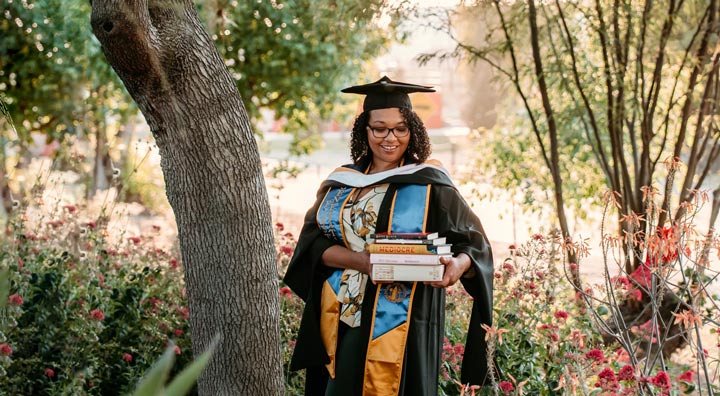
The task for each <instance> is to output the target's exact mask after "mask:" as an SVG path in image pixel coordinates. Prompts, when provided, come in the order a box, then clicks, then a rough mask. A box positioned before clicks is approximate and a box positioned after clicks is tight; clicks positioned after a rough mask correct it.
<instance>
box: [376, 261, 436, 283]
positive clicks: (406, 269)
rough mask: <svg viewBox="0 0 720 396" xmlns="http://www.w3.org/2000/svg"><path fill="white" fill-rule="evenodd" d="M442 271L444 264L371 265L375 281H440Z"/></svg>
mask: <svg viewBox="0 0 720 396" xmlns="http://www.w3.org/2000/svg"><path fill="white" fill-rule="evenodd" d="M444 273H445V266H444V265H393V264H374V265H373V267H372V279H373V280H375V281H404V282H405V281H408V282H409V281H412V282H429V281H441V280H442V278H443V275H444Z"/></svg>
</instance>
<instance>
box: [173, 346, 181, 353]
mask: <svg viewBox="0 0 720 396" xmlns="http://www.w3.org/2000/svg"><path fill="white" fill-rule="evenodd" d="M173 350H174V351H175V354H176V355H179V354H181V353H182V351H180V347H179V346H177V345H175V346H174V347H173Z"/></svg>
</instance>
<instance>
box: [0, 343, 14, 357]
mask: <svg viewBox="0 0 720 396" xmlns="http://www.w3.org/2000/svg"><path fill="white" fill-rule="evenodd" d="M12 353H13V350H12V348H11V347H10V345H8V344H5V343H3V344H0V356H10V355H12Z"/></svg>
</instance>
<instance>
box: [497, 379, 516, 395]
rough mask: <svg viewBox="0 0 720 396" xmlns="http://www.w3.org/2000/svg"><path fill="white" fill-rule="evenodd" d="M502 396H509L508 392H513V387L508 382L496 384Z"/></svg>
mask: <svg viewBox="0 0 720 396" xmlns="http://www.w3.org/2000/svg"><path fill="white" fill-rule="evenodd" d="M498 386H499V387H500V390H501V391H502V393H503V395H509V394H510V392H512V391H514V390H515V387H514V386H513V384H512V383H511V382H510V381H502V382H500V383H499V384H498Z"/></svg>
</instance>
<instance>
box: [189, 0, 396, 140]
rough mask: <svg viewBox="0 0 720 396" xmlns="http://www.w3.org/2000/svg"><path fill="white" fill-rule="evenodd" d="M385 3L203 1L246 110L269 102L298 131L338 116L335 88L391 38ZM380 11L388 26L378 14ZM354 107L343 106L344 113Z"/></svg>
mask: <svg viewBox="0 0 720 396" xmlns="http://www.w3.org/2000/svg"><path fill="white" fill-rule="evenodd" d="M385 3H386V2H384V1H378V0H373V1H365V2H357V1H350V0H340V1H337V0H332V1H329V0H321V1H309V0H288V1H279V0H270V1H252V2H239V1H231V0H221V1H217V2H205V3H203V5H202V7H204V9H203V12H204V13H206V14H209V15H211V16H210V17H209V18H208V25H209V27H210V29H211V31H212V32H213V33H214V35H213V38H214V39H215V40H216V43H217V45H218V48H219V50H220V52H221V54H222V56H223V58H225V62H226V65H227V66H228V67H229V68H230V70H231V71H232V72H233V75H234V77H235V79H236V81H237V86H238V89H239V90H240V94H241V96H242V97H243V99H244V102H245V107H246V109H247V110H248V113H249V114H250V115H251V117H252V118H255V119H257V118H258V117H259V116H260V109H262V108H266V109H271V110H273V111H274V113H275V118H276V119H281V118H284V119H286V121H287V124H285V126H284V129H285V130H287V131H291V132H293V133H299V132H302V131H312V130H314V129H315V127H317V126H318V123H319V121H320V120H323V119H328V118H329V116H330V115H333V116H334V117H333V118H335V119H336V117H338V116H339V115H340V116H342V114H338V112H337V110H338V107H337V106H335V103H337V102H339V98H340V92H339V89H340V88H342V86H344V85H347V84H349V83H350V82H356V81H358V80H362V79H363V71H364V70H365V62H366V61H367V60H369V59H372V58H373V57H375V56H376V55H378V54H379V53H380V52H381V51H382V50H383V49H384V47H385V46H386V45H387V44H388V42H389V40H390V39H392V38H393V32H394V29H393V28H394V26H393V24H394V23H395V21H396V19H397V18H396V17H397V15H398V13H399V12H400V11H399V10H396V9H391V8H389V7H388V6H387V5H386V4H385ZM383 13H387V14H388V18H389V19H390V20H391V21H392V22H390V24H389V25H388V26H383V24H382V22H381V21H380V17H381V16H382V14H383ZM354 112H355V108H346V109H345V114H344V116H345V117H348V116H351V115H352V114H354ZM297 137H298V138H299V140H302V137H303V136H302V134H301V135H298V136H297ZM296 143H297V142H296ZM293 146H296V144H294V145H293ZM298 150H300V151H305V148H304V147H303V146H302V145H301V146H300V147H299V148H298Z"/></svg>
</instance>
